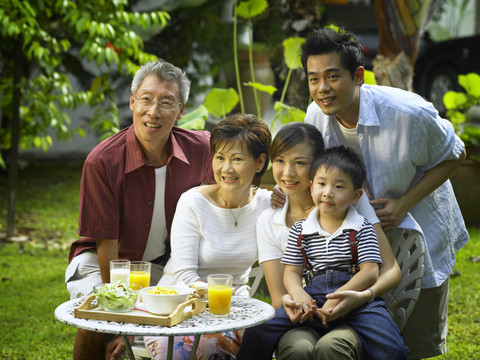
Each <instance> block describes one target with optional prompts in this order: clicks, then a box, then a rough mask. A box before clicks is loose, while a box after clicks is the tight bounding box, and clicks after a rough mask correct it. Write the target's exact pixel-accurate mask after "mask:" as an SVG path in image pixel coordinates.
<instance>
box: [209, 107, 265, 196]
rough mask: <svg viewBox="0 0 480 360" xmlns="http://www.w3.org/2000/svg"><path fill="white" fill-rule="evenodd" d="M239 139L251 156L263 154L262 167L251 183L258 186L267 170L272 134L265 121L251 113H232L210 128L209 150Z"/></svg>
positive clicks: (212, 151)
mask: <svg viewBox="0 0 480 360" xmlns="http://www.w3.org/2000/svg"><path fill="white" fill-rule="evenodd" d="M235 141H239V142H240V143H241V144H243V145H245V146H246V147H247V149H248V150H249V151H250V153H251V154H252V156H253V157H254V158H255V160H257V159H258V158H259V157H260V155H261V154H265V165H264V166H263V169H262V170H261V171H259V172H258V173H256V174H255V176H254V178H253V181H252V185H254V186H256V187H258V186H259V185H260V179H261V178H262V175H263V174H264V173H265V171H267V167H268V161H269V157H268V156H269V152H270V142H271V141H272V135H271V134H270V130H269V129H268V126H267V124H265V122H264V121H263V120H262V119H260V118H258V117H256V116H255V115H252V114H234V115H230V116H229V117H227V118H226V119H224V120H222V121H220V122H219V123H218V125H217V126H216V127H215V128H214V129H213V130H212V135H211V137H210V152H211V153H212V155H213V154H215V151H216V150H217V149H218V147H219V146H220V145H226V144H229V143H233V142H235Z"/></svg>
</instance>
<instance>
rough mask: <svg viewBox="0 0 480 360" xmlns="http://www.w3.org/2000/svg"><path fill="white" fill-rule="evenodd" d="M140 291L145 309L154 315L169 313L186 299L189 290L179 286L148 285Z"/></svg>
mask: <svg viewBox="0 0 480 360" xmlns="http://www.w3.org/2000/svg"><path fill="white" fill-rule="evenodd" d="M140 293H141V296H142V300H143V305H144V306H145V310H147V311H148V312H151V313H153V314H156V315H169V314H171V313H172V312H173V311H174V310H175V309H176V308H177V306H178V305H180V304H181V303H184V302H185V301H187V300H188V298H189V296H190V293H191V290H190V289H188V288H186V287H180V286H168V287H167V286H149V287H146V288H143V289H142V290H140Z"/></svg>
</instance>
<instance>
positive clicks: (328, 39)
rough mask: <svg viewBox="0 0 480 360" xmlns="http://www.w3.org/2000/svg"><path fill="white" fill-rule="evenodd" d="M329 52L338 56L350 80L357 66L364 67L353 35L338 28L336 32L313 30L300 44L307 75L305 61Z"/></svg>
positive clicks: (361, 54)
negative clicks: (336, 53)
mask: <svg viewBox="0 0 480 360" xmlns="http://www.w3.org/2000/svg"><path fill="white" fill-rule="evenodd" d="M331 52H338V53H339V54H340V63H341V64H342V66H343V67H344V68H345V69H347V70H348V72H349V73H350V76H351V77H352V79H354V77H355V71H356V70H357V69H358V67H359V66H363V65H364V56H363V49H362V45H361V44H360V43H359V42H358V40H357V39H356V37H355V35H353V33H351V32H348V31H346V30H344V29H343V28H340V29H339V30H338V31H335V30H333V29H329V28H322V29H315V30H313V31H312V32H311V33H309V34H308V35H307V37H306V38H305V42H304V43H303V44H302V53H301V57H300V59H301V62H302V66H303V70H304V71H305V73H306V74H307V75H308V69H307V60H308V58H309V56H311V55H324V54H328V53H331Z"/></svg>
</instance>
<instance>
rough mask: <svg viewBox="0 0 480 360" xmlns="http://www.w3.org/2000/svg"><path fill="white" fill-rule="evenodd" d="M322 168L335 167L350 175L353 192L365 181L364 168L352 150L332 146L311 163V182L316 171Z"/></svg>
mask: <svg viewBox="0 0 480 360" xmlns="http://www.w3.org/2000/svg"><path fill="white" fill-rule="evenodd" d="M322 166H324V167H325V168H326V169H330V168H332V167H336V168H339V169H340V170H342V171H344V172H345V173H347V174H348V175H350V177H351V178H352V182H353V187H354V189H355V190H357V189H360V188H361V187H362V185H363V182H364V181H365V176H366V171H365V166H364V165H363V161H362V159H361V158H360V156H359V155H358V154H357V153H356V152H355V150H353V149H352V148H349V147H345V146H334V147H332V148H330V149H327V150H325V151H324V152H323V153H322V154H320V156H318V157H317V158H316V159H315V160H314V161H313V164H312V169H311V170H310V179H312V180H313V178H314V177H315V174H316V173H317V171H318V169H319V168H320V167H322Z"/></svg>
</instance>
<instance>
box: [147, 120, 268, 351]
mask: <svg viewBox="0 0 480 360" xmlns="http://www.w3.org/2000/svg"><path fill="white" fill-rule="evenodd" d="M270 141H271V135H270V131H269V130H268V127H267V125H266V124H265V123H264V122H263V121H262V120H261V119H259V118H257V117H255V116H254V115H250V114H236V115H232V116H230V117H228V118H226V119H225V120H223V121H221V122H220V123H219V124H218V125H217V126H216V127H215V129H214V130H213V131H212V135H211V139H210V151H211V153H212V155H213V160H212V168H213V173H214V177H215V182H216V183H215V184H213V185H205V186H200V187H196V188H193V189H191V190H189V191H187V192H185V193H184V194H183V195H182V196H181V198H180V200H179V202H178V205H177V210H176V212H175V217H174V219H173V223H172V232H171V248H172V253H171V258H170V260H169V261H168V263H167V264H166V266H165V269H164V276H163V277H162V279H161V280H160V282H159V284H161V285H168V284H173V283H177V284H178V283H183V284H185V285H187V286H190V285H192V284H194V283H195V282H205V281H206V277H207V275H208V274H212V273H227V274H231V275H233V286H234V288H235V290H236V291H235V295H237V296H248V286H247V281H248V275H249V272H250V268H251V266H252V265H253V263H254V262H255V261H256V260H257V242H256V221H257V218H258V216H259V215H260V214H261V213H262V211H263V210H265V209H267V208H268V207H269V206H270V196H271V194H270V193H269V192H268V191H267V190H264V189H259V188H258V185H259V184H260V178H261V176H262V175H263V173H264V172H265V170H266V169H267V166H268V152H269V147H270ZM240 341H241V337H240V335H239V334H238V332H236V331H234V332H229V333H224V334H213V335H204V336H202V338H201V340H200V344H199V348H198V351H197V358H198V359H208V358H209V357H210V356H211V355H212V354H215V358H216V359H223V358H225V359H229V358H231V356H234V355H235V354H236V352H237V350H238V348H239V346H240ZM145 344H146V346H147V348H148V349H149V351H150V353H151V355H152V357H153V358H154V359H164V358H165V354H166V349H167V339H166V338H158V337H157V338H151V337H146V338H145ZM192 344H193V336H191V337H188V336H186V337H177V338H176V339H175V345H174V348H175V354H174V359H181V358H184V357H182V356H185V355H186V354H188V353H189V350H190V349H191V346H192Z"/></svg>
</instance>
